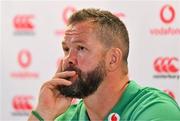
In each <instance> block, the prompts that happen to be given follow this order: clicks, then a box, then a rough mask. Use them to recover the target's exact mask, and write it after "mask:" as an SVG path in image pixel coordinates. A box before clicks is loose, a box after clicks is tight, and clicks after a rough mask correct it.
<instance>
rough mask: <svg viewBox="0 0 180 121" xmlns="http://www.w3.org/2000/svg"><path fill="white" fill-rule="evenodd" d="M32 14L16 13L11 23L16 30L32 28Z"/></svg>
mask: <svg viewBox="0 0 180 121" xmlns="http://www.w3.org/2000/svg"><path fill="white" fill-rule="evenodd" d="M33 18H34V16H33V15H16V16H15V17H14V19H13V25H14V27H15V29H17V30H32V29H34V25H33V23H32V21H31V20H32V19H33Z"/></svg>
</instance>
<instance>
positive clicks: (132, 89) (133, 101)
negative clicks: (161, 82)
mask: <svg viewBox="0 0 180 121" xmlns="http://www.w3.org/2000/svg"><path fill="white" fill-rule="evenodd" d="M112 113H117V114H119V116H120V121H180V108H179V106H178V104H177V103H176V102H175V101H174V100H173V99H172V98H171V97H169V96H168V95H167V94H165V93H163V92H161V91H160V90H157V89H154V88H149V87H145V88H141V87H140V86H139V85H137V84H136V83H135V82H134V81H131V82H130V83H129V85H128V86H127V88H126V90H125V92H124V93H123V95H122V97H121V98H120V99H119V101H118V103H117V104H116V105H115V106H114V107H113V109H112V110H111V111H110V112H109V114H108V115H107V116H106V117H105V119H104V120H105V121H108V117H109V115H110V114H112ZM88 120H89V117H88V114H87V111H86V108H85V106H84V103H83V101H80V102H79V103H78V104H76V105H72V106H70V107H69V108H68V110H67V111H66V112H65V113H64V114H62V115H60V116H58V117H57V118H56V119H55V121H88Z"/></svg>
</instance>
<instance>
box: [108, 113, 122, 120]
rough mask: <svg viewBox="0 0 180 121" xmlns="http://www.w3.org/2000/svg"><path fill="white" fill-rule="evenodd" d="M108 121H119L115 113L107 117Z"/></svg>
mask: <svg viewBox="0 0 180 121" xmlns="http://www.w3.org/2000/svg"><path fill="white" fill-rule="evenodd" d="M108 121H120V116H119V114H117V113H111V114H110V115H109V116H108Z"/></svg>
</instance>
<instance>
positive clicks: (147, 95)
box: [131, 87, 180, 120]
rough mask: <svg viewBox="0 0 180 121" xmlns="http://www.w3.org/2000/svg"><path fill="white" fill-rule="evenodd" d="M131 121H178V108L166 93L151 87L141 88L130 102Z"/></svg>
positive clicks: (179, 110)
mask: <svg viewBox="0 0 180 121" xmlns="http://www.w3.org/2000/svg"><path fill="white" fill-rule="evenodd" d="M131 106H134V108H133V110H132V112H131V113H132V115H131V118H132V119H137V120H149V119H154V120H155V119H156V120H176V119H178V120H180V108H179V106H178V104H177V103H176V101H175V100H174V99H172V98H171V97H170V96H169V95H167V94H166V93H164V92H162V91H160V90H158V89H155V88H151V87H145V88H141V89H140V90H139V91H138V93H137V95H136V96H135V97H134V99H133V100H132V101H131Z"/></svg>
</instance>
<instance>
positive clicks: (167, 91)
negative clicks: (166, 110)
mask: <svg viewBox="0 0 180 121" xmlns="http://www.w3.org/2000/svg"><path fill="white" fill-rule="evenodd" d="M164 92H165V93H167V94H168V95H169V96H171V97H172V98H173V99H175V95H174V93H173V92H172V91H170V90H168V89H165V90H164Z"/></svg>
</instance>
